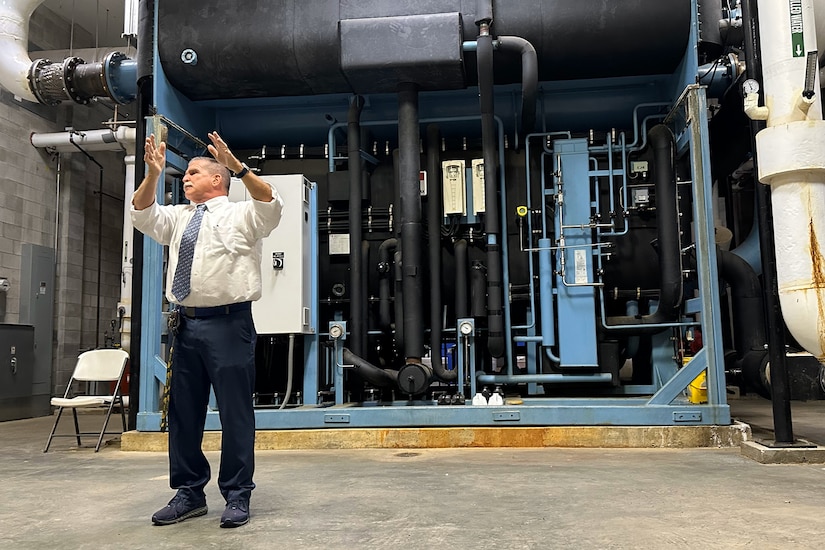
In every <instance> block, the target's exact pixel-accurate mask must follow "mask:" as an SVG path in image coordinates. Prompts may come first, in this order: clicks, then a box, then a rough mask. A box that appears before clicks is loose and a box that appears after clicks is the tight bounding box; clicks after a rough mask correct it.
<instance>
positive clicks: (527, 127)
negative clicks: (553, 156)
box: [498, 36, 539, 136]
mask: <svg viewBox="0 0 825 550" xmlns="http://www.w3.org/2000/svg"><path fill="white" fill-rule="evenodd" d="M498 49H499V50H500V51H513V52H518V53H521V131H520V132H519V134H520V135H521V136H526V135H527V134H531V133H533V130H534V129H535V126H536V100H537V98H538V89H539V62H538V58H537V56H536V48H534V47H533V45H532V44H531V43H530V42H528V41H527V40H525V39H524V38H521V37H520V36H499V37H498Z"/></svg>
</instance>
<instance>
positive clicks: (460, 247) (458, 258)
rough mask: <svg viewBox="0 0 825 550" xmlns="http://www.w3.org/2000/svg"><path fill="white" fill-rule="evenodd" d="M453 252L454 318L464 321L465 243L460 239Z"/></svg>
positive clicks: (465, 302)
mask: <svg viewBox="0 0 825 550" xmlns="http://www.w3.org/2000/svg"><path fill="white" fill-rule="evenodd" d="M454 251H455V316H456V318H457V319H464V318H466V317H467V316H469V310H468V309H467V304H468V302H467V265H468V264H467V241H465V240H464V239H461V240H459V241H456V243H455V245H454Z"/></svg>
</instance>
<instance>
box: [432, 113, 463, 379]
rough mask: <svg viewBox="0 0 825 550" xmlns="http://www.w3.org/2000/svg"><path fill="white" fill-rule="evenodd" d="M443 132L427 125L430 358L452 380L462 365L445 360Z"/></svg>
mask: <svg viewBox="0 0 825 550" xmlns="http://www.w3.org/2000/svg"><path fill="white" fill-rule="evenodd" d="M440 151H441V134H440V132H439V130H438V126H437V125H435V124H430V125H429V126H427V175H428V176H429V180H428V187H429V188H428V189H427V234H428V235H429V243H428V246H427V250H428V251H429V264H430V289H429V290H430V362H431V364H432V367H433V373H434V374H435V376H436V377H437V378H438V379H439V380H443V381H444V382H452V381H453V380H456V379H457V378H458V369H453V370H447V369H446V368H445V367H444V364H443V363H442V362H441V335H442V329H443V327H442V324H443V322H444V321H443V319H442V310H443V309H444V304H443V302H442V300H441V218H442V216H443V214H442V211H443V207H442V202H443V197H442V194H441V153H440Z"/></svg>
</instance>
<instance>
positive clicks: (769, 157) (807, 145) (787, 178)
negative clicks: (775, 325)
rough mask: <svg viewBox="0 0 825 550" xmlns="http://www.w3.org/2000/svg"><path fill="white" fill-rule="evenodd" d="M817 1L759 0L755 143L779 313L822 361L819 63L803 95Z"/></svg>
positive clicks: (824, 256)
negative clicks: (759, 106)
mask: <svg viewBox="0 0 825 550" xmlns="http://www.w3.org/2000/svg"><path fill="white" fill-rule="evenodd" d="M814 3H815V2H814V0H785V1H782V2H779V1H777V0H759V1H758V6H759V33H760V41H761V50H762V51H761V54H762V73H763V87H764V96H765V109H766V110H765V113H764V114H765V115H767V116H766V120H767V126H768V127H767V128H765V129H764V130H762V131H761V132H759V133H758V134H757V135H756V148H757V155H758V158H759V174H758V175H759V181H761V182H762V183H765V184H768V185H770V186H771V200H772V204H773V222H774V241H775V247H776V269H777V282H778V287H779V301H780V305H781V307H782V316H783V317H784V319H785V324H786V325H787V327H788V329H789V330H790V332H791V334H792V335H793V337H794V338H795V339H796V340H797V342H799V344H800V345H801V346H802V347H804V348H805V349H806V350H807V351H809V352H810V353H812V354H813V355H814V356H815V357H816V358H817V359H819V360H820V361H821V362H825V122H823V120H822V109H821V106H820V103H821V99H820V98H819V97H818V94H819V93H821V92H820V86H819V78H818V76H819V75H818V72H819V71H818V70H816V71H814V72H815V73H816V77H817V82H816V85H815V86H814V88H813V89H814V91H815V92H816V93H817V95H814V97H813V98H812V99H811V100H805V99H804V98H803V96H802V91H803V88H804V84H805V72H806V54H807V53H808V52H812V51H817V38H816V25H815V18H814ZM817 3H818V2H817ZM819 7H820V9H822V5H821V3H820V6H819Z"/></svg>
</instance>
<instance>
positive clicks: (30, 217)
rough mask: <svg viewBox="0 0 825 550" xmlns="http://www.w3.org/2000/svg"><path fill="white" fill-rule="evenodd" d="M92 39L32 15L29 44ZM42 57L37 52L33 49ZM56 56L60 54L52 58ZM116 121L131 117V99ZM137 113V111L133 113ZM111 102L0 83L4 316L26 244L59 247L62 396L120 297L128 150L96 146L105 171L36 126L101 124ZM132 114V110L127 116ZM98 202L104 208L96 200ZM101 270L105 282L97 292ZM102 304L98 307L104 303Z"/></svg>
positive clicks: (56, 383)
mask: <svg viewBox="0 0 825 550" xmlns="http://www.w3.org/2000/svg"><path fill="white" fill-rule="evenodd" d="M92 46H95V41H94V37H93V36H92V35H91V34H89V33H88V32H86V31H84V30H82V29H80V28H79V27H75V28H74V29H72V28H71V23H70V22H68V21H66V20H64V19H62V18H61V17H59V16H58V15H57V14H55V13H54V12H52V11H50V10H48V9H47V8H45V7H42V6H41V7H39V8H38V9H37V10H35V12H34V14H33V16H32V18H31V20H30V23H29V51H30V52H36V51H37V50H68V49H70V48H87V47H92ZM32 57H33V58H36V57H37V56H36V53H32ZM53 61H55V60H53ZM121 109H122V110H121V111H120V112H119V114H118V118H119V119H120V120H124V119H125V120H134V111H130V106H126V107H125V108H121ZM130 113H131V114H130ZM113 117H114V112H113V110H112V108H111V105H107V104H106V102H99V103H96V104H92V105H91V106H82V105H75V104H73V103H68V104H67V103H65V102H64V104H62V105H59V106H56V107H51V106H44V105H39V104H34V103H30V102H27V101H24V100H19V99H16V98H14V97H13V96H12V95H11V94H10V93H9V92H7V91H5V90H0V277H6V278H8V279H9V281H10V283H11V289H10V291H9V292H8V294H7V305H6V314H5V318H3V319H0V322H6V323H17V322H19V314H20V300H21V296H20V281H21V272H20V265H21V247H22V245H23V243H33V244H37V245H41V246H45V247H49V248H51V249H54V250H55V251H56V259H55V261H56V265H55V267H56V270H55V271H56V278H55V279H56V280H55V281H54V288H55V303H54V315H55V316H54V339H53V361H52V393H53V394H54V395H57V394H62V393H63V392H64V391H65V387H66V383H67V381H68V379H69V377H70V376H71V372H72V370H73V368H74V364H75V361H76V358H77V355H78V353H80V352H81V351H85V350H86V349H91V348H94V347H96V346H99V347H102V346H103V345H104V344H105V343H106V339H105V338H104V331H106V330H109V332H111V328H110V322H111V320H112V319H114V318H116V312H117V302H118V300H119V296H120V271H121V260H120V258H121V234H122V223H123V222H122V217H123V214H122V212H123V202H124V197H123V195H124V191H123V189H124V185H123V182H124V176H125V168H124V164H123V158H124V154H123V153H121V152H93V153H90V154H91V155H92V156H93V157H94V160H95V161H97V163H99V164H100V165H102V167H103V189H102V191H103V192H102V193H101V192H100V169H99V167H98V166H97V164H96V163H95V162H93V161H92V160H90V159H89V158H87V157H86V156H85V155H83V154H82V153H80V152H77V153H71V154H69V153H62V154H60V155H59V156H58V155H57V154H54V153H48V152H46V151H43V150H39V149H36V148H35V147H33V146H32V145H31V143H30V141H29V136H30V134H31V133H33V132H62V131H64V130H65V129H66V128H67V127H71V128H74V129H75V130H79V131H82V130H95V129H100V128H105V127H106V126H105V125H104V124H103V123H105V122H107V121H109V120H112V119H113ZM130 117H131V118H130ZM101 201H102V216H101V214H100V206H101ZM98 273H100V286H99V292H98ZM98 305H99V307H98Z"/></svg>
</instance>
